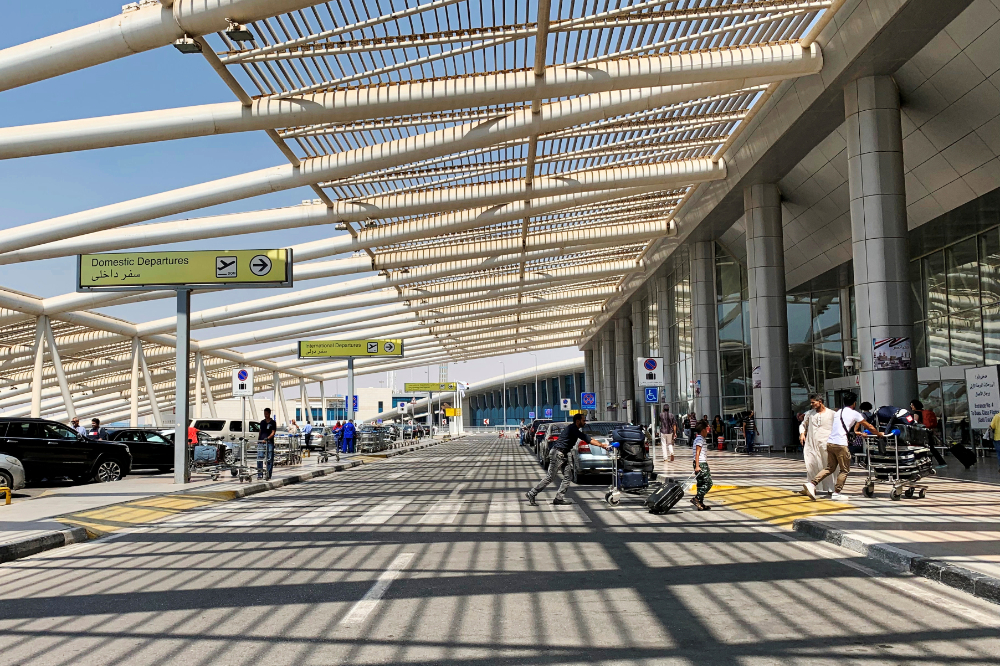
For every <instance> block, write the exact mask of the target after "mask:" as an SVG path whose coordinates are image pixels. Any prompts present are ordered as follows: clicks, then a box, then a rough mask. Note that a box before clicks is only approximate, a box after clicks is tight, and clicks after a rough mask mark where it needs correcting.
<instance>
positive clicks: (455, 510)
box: [417, 498, 465, 525]
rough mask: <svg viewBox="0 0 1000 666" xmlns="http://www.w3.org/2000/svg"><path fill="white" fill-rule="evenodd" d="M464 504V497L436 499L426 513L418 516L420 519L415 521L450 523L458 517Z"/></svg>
mask: <svg viewBox="0 0 1000 666" xmlns="http://www.w3.org/2000/svg"><path fill="white" fill-rule="evenodd" d="M464 504H465V500H464V499H453V498H448V499H443V500H438V501H437V502H435V503H434V504H433V505H432V506H431V508H430V509H429V510H428V511H427V513H425V514H424V515H422V516H420V520H418V521H417V522H418V523H420V524H421V525H430V524H433V525H451V524H452V523H454V522H455V518H457V517H458V514H459V512H460V511H461V510H462V506H463V505H464Z"/></svg>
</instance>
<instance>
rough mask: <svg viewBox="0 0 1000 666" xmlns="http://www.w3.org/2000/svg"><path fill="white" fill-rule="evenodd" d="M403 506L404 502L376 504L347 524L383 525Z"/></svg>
mask: <svg viewBox="0 0 1000 666" xmlns="http://www.w3.org/2000/svg"><path fill="white" fill-rule="evenodd" d="M404 506H406V502H386V503H385V504H378V505H376V506H373V507H372V508H371V509H369V510H368V511H366V512H365V513H363V514H361V515H360V516H358V517H357V518H355V519H354V520H352V521H351V522H350V523H349V524H350V525H384V524H385V523H387V522H388V521H389V519H390V518H392V517H393V516H395V515H396V514H397V513H399V512H400V511H402V509H403V507H404Z"/></svg>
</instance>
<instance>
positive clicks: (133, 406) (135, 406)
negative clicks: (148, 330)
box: [128, 338, 139, 428]
mask: <svg viewBox="0 0 1000 666" xmlns="http://www.w3.org/2000/svg"><path fill="white" fill-rule="evenodd" d="M129 379H130V380H131V382H130V385H129V412H128V424H129V425H130V426H132V427H133V428H137V427H139V338H132V374H131V375H130V377H129Z"/></svg>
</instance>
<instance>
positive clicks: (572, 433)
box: [525, 407, 712, 511]
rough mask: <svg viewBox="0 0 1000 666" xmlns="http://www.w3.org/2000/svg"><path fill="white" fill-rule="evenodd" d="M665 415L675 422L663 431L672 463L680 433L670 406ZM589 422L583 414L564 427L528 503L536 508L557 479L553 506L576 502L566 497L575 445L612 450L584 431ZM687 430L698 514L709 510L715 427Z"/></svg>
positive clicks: (704, 423)
mask: <svg viewBox="0 0 1000 666" xmlns="http://www.w3.org/2000/svg"><path fill="white" fill-rule="evenodd" d="M664 414H665V415H667V416H668V417H669V419H668V420H669V422H670V423H672V426H671V427H670V428H667V427H664V428H663V430H664V431H668V430H669V432H670V433H671V434H670V435H669V440H668V441H669V447H670V448H669V451H670V460H673V455H674V453H673V452H674V449H673V446H674V445H673V438H674V436H676V434H677V427H676V426H677V424H676V421H675V420H674V419H673V417H672V415H671V414H670V410H669V408H668V407H665V408H664ZM586 421H587V418H586V416H585V415H584V414H582V413H578V414H574V415H573V421H572V423H570V424H569V425H567V426H565V427H564V428H563V429H562V432H560V433H559V437H558V439H557V440H556V442H555V444H553V446H552V448H551V449H550V451H549V467H548V469H547V470H546V472H545V476H543V477H542V479H541V481H539V482H538V483H536V484H535V485H534V487H532V488H531V489H530V490H528V491H527V492H526V493H525V497H527V498H528V504H530V505H531V506H537V502H536V501H535V498H536V497H537V496H538V493H539V492H541V491H542V490H543V489H544V488H545V487H546V486H547V485H549V484H550V483H552V482H553V481H554V480H556V479H558V480H559V488H558V489H557V490H556V496H555V499H553V500H552V503H553V504H555V505H561V504H572V503H573V500H571V499H568V498H567V497H566V491H567V490H569V484H570V479H569V476H568V475H567V474H566V466H567V465H568V464H569V451H570V449H572V448H573V447H574V446H576V443H577V441H583V442H584V443H586V444H588V445H589V446H591V447H595V446H596V447H599V448H602V449H605V450H607V449H608V448H610V445H609V444H605V443H603V442H599V441H597V440H596V439H593V438H591V437H590V435H588V434H587V433H586V432H584V430H583V426H584V424H585V423H586ZM688 430H690V433H691V454H692V457H691V460H692V464H693V467H694V476H695V479H696V482H697V492H696V494H695V496H694V497H692V498H691V504H693V505H694V507H695V508H696V509H698V510H699V511H707V510H709V509H710V507H709V506H707V505H706V504H705V495H707V494H708V491H709V490H711V489H712V473H711V470H710V469H709V467H708V440H707V439H706V438H709V437H711V431H712V424H711V423H709V422H708V419H707V418H706V419H701V420H695V421H694V422H693V423H692V424H691V426H690V428H689V429H688ZM664 446H668V444H664ZM664 455H666V449H664Z"/></svg>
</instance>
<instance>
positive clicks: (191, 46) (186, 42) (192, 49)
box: [174, 35, 201, 53]
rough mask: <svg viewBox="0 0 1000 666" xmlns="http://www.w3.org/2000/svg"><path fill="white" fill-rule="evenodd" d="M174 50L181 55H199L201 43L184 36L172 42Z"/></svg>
mask: <svg viewBox="0 0 1000 666" xmlns="http://www.w3.org/2000/svg"><path fill="white" fill-rule="evenodd" d="M174 48H175V49H177V50H178V51H180V52H181V53H201V42H197V41H195V40H193V39H191V38H190V37H188V36H187V35H184V36H183V37H181V38H180V39H178V40H176V41H175V42H174Z"/></svg>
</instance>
